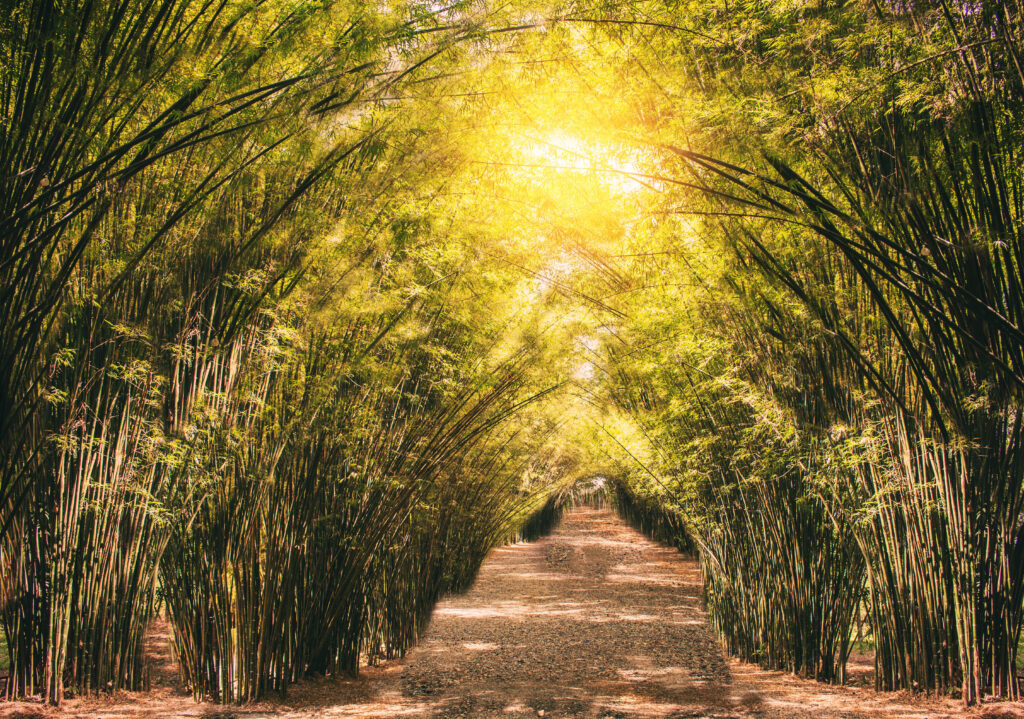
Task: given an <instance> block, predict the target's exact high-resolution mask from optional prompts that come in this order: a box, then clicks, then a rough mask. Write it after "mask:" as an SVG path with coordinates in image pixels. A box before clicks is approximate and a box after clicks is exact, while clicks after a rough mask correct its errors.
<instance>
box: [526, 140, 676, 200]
mask: <svg viewBox="0 0 1024 719" xmlns="http://www.w3.org/2000/svg"><path fill="white" fill-rule="evenodd" d="M521 147H522V154H523V157H524V159H525V160H526V162H527V163H528V164H529V165H531V166H535V167H540V168H546V169H549V170H554V171H556V172H567V173H578V174H579V175H580V176H585V177H589V178H593V179H595V180H597V181H598V182H600V183H601V184H602V185H604V186H605V187H607V188H609V189H610V190H612V191H613V192H615V193H617V194H632V193H635V192H638V191H640V190H644V189H648V190H651V189H657V188H656V187H655V185H654V183H652V181H651V180H650V178H648V177H647V176H646V175H645V174H644V172H643V170H642V168H641V166H640V159H641V158H640V155H639V153H638V152H636V151H635V150H634V151H624V150H623V148H615V147H612V146H611V145H608V144H606V143H602V142H598V141H589V142H588V141H585V140H583V139H581V138H580V137H578V136H576V135H571V134H568V133H565V132H562V131H557V130H556V131H553V132H549V133H547V134H545V135H542V136H539V137H531V138H528V139H526V140H525V141H524V142H523V143H522V145H521Z"/></svg>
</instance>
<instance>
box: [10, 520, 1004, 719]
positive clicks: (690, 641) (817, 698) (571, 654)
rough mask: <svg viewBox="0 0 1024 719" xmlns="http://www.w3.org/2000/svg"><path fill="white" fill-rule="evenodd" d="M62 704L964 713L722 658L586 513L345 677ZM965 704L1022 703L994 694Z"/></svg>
mask: <svg viewBox="0 0 1024 719" xmlns="http://www.w3.org/2000/svg"><path fill="white" fill-rule="evenodd" d="M19 706H21V707H23V708H26V709H27V707H25V705H19ZM8 708H9V709H10V710H14V709H16V707H15V706H14V705H10V706H9V707H8ZM68 709H69V710H70V711H69V712H68V714H69V715H71V716H83V717H86V716H88V717H101V716H102V717H105V718H107V719H113V718H114V717H158V716H159V717H165V716H199V717H206V718H207V719H215V718H216V719H228V718H230V717H281V718H282V719H292V718H294V719H319V718H323V719H328V718H334V717H424V718H426V717H438V718H440V717H502V718H507V719H513V718H515V717H537V716H544V717H591V718H600V719H611V718H612V717H616V718H618V717H674V718H677V719H682V718H684V717H693V718H696V717H708V718H709V719H711V718H713V719H726V718H729V719H745V718H747V717H766V718H776V717H777V718H779V719H781V718H783V717H787V718H788V717H795V718H802V717H834V718H836V719H854V718H855V717H883V716H884V717H920V718H922V719H923V718H924V717H936V716H962V715H963V714H962V713H961V712H960V710H959V708H958V706H957V704H956V703H955V702H952V701H945V700H941V699H921V698H914V697H907V696H901V695H894V694H876V693H875V692H873V691H871V690H868V689H861V688H850V687H828V686H824V685H821V684H817V683H815V682H809V681H804V680H799V679H796V678H794V677H792V676H789V675H786V674H783V673H780V672H766V671H762V670H759V669H755V668H753V667H751V666H749V665H745V664H742V663H739V662H734V661H733V662H730V661H726V659H725V658H724V656H723V654H722V650H721V648H720V646H719V644H718V642H717V641H716V640H715V638H714V636H713V634H712V633H711V631H710V629H709V628H708V625H707V621H706V617H705V615H704V612H703V610H702V608H701V603H700V582H699V577H698V573H697V567H696V564H695V562H693V561H692V560H688V559H686V558H684V557H681V556H680V555H679V554H678V553H677V552H676V551H675V550H672V549H668V548H665V547H662V546H659V545H657V544H654V543H652V542H650V541H648V540H646V539H644V538H643V537H642V536H641V535H640V534H638V533H637V532H635V531H634V530H632V529H630V528H629V527H627V526H626V525H625V524H623V523H622V522H621V521H620V520H619V519H617V518H616V517H614V516H613V515H612V514H611V513H610V512H608V511H603V510H591V509H581V510H576V511H573V512H571V513H569V514H568V515H567V516H566V517H565V519H564V520H563V521H562V523H561V525H560V527H559V528H558V530H557V531H556V532H555V533H554V534H552V535H551V536H549V537H547V538H545V539H542V540H540V541H538V542H534V543H531V544H520V545H515V546H512V547H505V548H502V549H498V550H495V551H494V552H493V553H492V554H491V555H490V557H488V559H487V561H486V562H485V563H484V566H483V567H482V569H481V572H480V576H479V578H478V579H477V581H476V583H475V584H474V586H473V588H472V589H471V590H470V591H469V592H467V593H466V594H463V595H461V596H458V597H452V598H450V599H448V600H446V601H444V602H442V603H441V604H440V605H438V607H437V610H436V611H435V613H434V616H433V619H432V620H431V624H430V627H429V629H428V631H427V634H426V636H425V637H424V638H423V641H422V642H421V644H420V646H419V647H417V648H416V649H415V650H414V651H412V652H410V654H409V656H408V657H407V658H406V659H405V660H404V661H401V662H394V663H392V664H390V665H388V666H386V667H379V668H370V669H368V670H366V672H365V673H364V675H363V676H362V677H361V678H360V679H358V680H353V681H333V682H320V683H315V684H314V683H310V684H307V685H305V686H299V687H297V688H296V689H295V690H293V691H292V692H291V693H290V694H289V697H288V700H287V702H285V703H264V704H261V705H257V706H250V707H246V708H244V709H240V710H235V709H225V708H224V707H215V706H212V705H197V704H194V703H192V702H191V701H190V700H189V699H188V698H187V697H184V696H181V695H180V694H178V693H175V692H174V691H173V690H170V689H166V688H163V689H156V690H154V691H152V692H148V693H145V694H126V695H122V696H120V697H116V698H104V699H83V700H77V701H74V702H71V703H70V705H69V707H68ZM3 713H4V711H3V708H2V705H0V715H3ZM971 714H972V715H974V716H989V717H995V716H1024V711H1022V706H1021V705H1013V706H1010V705H1006V704H1001V705H992V706H989V707H987V708H985V707H983V708H981V709H977V710H975V711H973V712H972V713H971Z"/></svg>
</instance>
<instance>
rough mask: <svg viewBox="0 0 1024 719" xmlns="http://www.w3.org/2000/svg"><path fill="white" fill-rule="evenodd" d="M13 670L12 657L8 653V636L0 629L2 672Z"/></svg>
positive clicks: (0, 665) (0, 669)
mask: <svg viewBox="0 0 1024 719" xmlns="http://www.w3.org/2000/svg"><path fill="white" fill-rule="evenodd" d="M10 668H11V655H10V654H9V653H8V651H7V635H6V634H4V630H3V629H0V672H2V671H6V670H7V669H10Z"/></svg>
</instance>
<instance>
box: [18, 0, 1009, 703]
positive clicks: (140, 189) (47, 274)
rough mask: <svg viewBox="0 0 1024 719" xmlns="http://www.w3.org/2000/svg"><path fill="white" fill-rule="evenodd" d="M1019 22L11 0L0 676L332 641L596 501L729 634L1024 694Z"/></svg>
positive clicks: (812, 669) (907, 14)
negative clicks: (671, 568)
mask: <svg viewBox="0 0 1024 719" xmlns="http://www.w3.org/2000/svg"><path fill="white" fill-rule="evenodd" d="M1022 17H1024V7H1022V6H1021V5H1020V3H1019V2H1016V1H1014V2H995V1H989V0H981V1H979V2H948V1H946V0H937V1H927V2H897V1H896V0H893V1H891V2H885V1H882V2H876V1H873V0H850V1H849V2H819V1H818V0H814V1H813V2H812V1H811V0H798V1H795V2H787V3H779V2H767V0H764V1H761V0H744V1H741V2H735V1H732V2H728V3H726V2H724V1H723V2H718V1H717V0H711V2H699V3H698V2H686V1H681V2H667V1H666V0H630V1H629V2H625V3H618V4H614V5H609V4H606V3H598V2H587V1H586V0H577V1H575V2H564V3H558V4H555V3H550V2H549V3H541V2H529V3H528V2H525V1H524V2H518V3H513V4H505V5H500V6H499V5H498V4H494V5H489V4H488V3H486V2H464V3H461V2H460V3H454V4H451V5H446V6H443V7H442V6H440V5H436V4H433V3H418V2H397V1H396V2H394V3H369V4H364V3H362V2H361V0H344V1H341V0H322V1H319V2H315V3H310V2H299V1H298V0H295V1H290V0H289V1H286V0H266V1H265V2H256V3H252V2H236V1H235V0H214V1H213V2H207V1H205V0H203V1H200V0H156V1H155V2H151V1H149V0H146V1H142V0H77V1H73V2H65V3H55V2H52V1H51V0H17V1H16V2H14V3H13V6H12V11H11V12H10V13H7V14H6V15H5V16H4V17H2V18H0V123H2V125H0V127H2V133H0V183H2V184H3V191H2V192H0V203H2V211H0V301H2V306H3V308H4V319H3V322H2V323H0V327H2V330H0V627H2V631H3V633H4V636H5V637H6V640H7V644H8V645H9V653H10V663H11V669H10V677H9V679H8V681H7V683H6V693H7V696H8V697H19V696H26V695H33V694H38V695H41V696H42V697H43V698H45V699H46V700H47V701H50V702H54V703H59V702H60V701H61V699H62V697H63V696H64V695H65V693H66V692H69V691H73V692H90V691H105V690H112V689H121V688H125V689H138V688H140V687H142V686H144V685H145V682H146V663H145V659H144V653H145V652H144V647H145V644H146V641H147V635H148V631H149V628H150V624H151V622H152V620H153V619H154V618H155V617H158V616H159V617H165V618H166V619H167V621H168V622H169V623H170V626H171V630H172V635H173V639H172V643H173V651H174V656H175V659H176V662H177V664H178V667H179V671H180V674H181V677H182V680H183V681H184V683H185V684H186V685H187V686H188V687H189V689H190V690H191V691H192V693H193V694H194V695H195V696H196V698H197V699H201V698H210V699H213V700H215V701H219V702H244V701H249V700H255V699H257V698H259V697H261V696H265V695H266V694H267V693H268V692H271V691H277V692H284V691H285V690H286V689H287V687H288V686H289V685H290V684H291V683H293V682H295V681H297V680H299V679H302V678H304V677H309V676H320V675H336V674H340V673H350V672H354V671H357V670H358V668H359V667H360V666H361V665H363V664H366V663H374V662H378V661H384V660H388V659H391V658H394V657H396V656H399V655H401V654H402V652H404V651H405V650H406V649H407V648H409V647H410V646H412V645H413V644H414V643H415V642H416V640H417V637H418V636H419V633H420V632H421V631H422V629H423V627H424V624H425V622H426V620H427V619H428V617H429V615H430V611H431V608H432V607H433V605H434V603H435V602H436V601H437V600H438V599H439V598H440V597H441V596H443V595H444V594H445V593H448V592H453V591H459V590H460V589H463V588H465V587H466V586H468V584H469V583H470V582H471V581H472V579H473V577H474V575H475V572H476V569H477V568H478V566H479V565H480V563H481V562H482V561H483V558H484V556H485V555H486V554H487V552H488V551H489V550H490V549H491V548H493V547H495V546H497V545H499V544H502V543H505V542H509V541H514V540H517V539H532V538H536V537H537V536H540V535H541V534H543V533H544V532H545V531H547V530H548V529H549V528H550V527H551V526H552V525H553V524H554V523H555V522H556V521H557V519H558V516H559V513H560V512H561V511H562V509H563V508H564V507H565V506H567V505H568V504H571V503H572V502H576V501H585V502H595V501H599V502H605V501H607V502H609V503H610V504H611V505H612V506H614V507H615V508H616V509H617V511H618V512H619V513H620V514H621V515H622V516H623V517H624V518H626V519H627V520H628V521H630V522H632V523H633V524H634V525H635V526H637V527H638V528H639V529H641V530H642V531H644V532H645V533H647V534H648V535H650V536H652V537H654V538H656V539H658V540H659V541H663V542H666V543H668V544H671V545H674V546H676V547H678V548H680V549H681V550H683V551H687V552H693V553H695V554H696V555H697V556H698V558H699V561H700V565H701V569H702V575H703V580H704V583H705V594H706V597H705V598H706V602H707V608H708V611H709V615H710V618H711V621H712V623H713V625H714V627H715V629H716V630H717V631H718V633H719V634H720V636H721V638H722V641H723V644H724V647H725V649H726V650H727V651H729V652H731V653H733V654H735V655H737V656H738V657H740V658H742V659H745V660H747V661H753V662H758V663H760V664H762V665H764V666H766V667H771V668H781V669H786V670H789V671H793V672H797V673H800V674H802V675H804V676H807V677H810V678H814V679H818V680H821V681H828V682H843V681H845V678H846V664H847V660H848V658H849V656H850V653H851V651H853V648H854V647H853V645H854V642H856V643H857V646H858V647H861V648H863V647H867V649H868V650H869V651H871V652H872V653H873V656H874V661H875V665H876V673H875V678H876V685H877V688H879V689H886V690H891V689H917V690H929V691H952V692H959V693H960V694H961V696H962V698H963V699H964V701H965V702H967V703H974V702H977V701H979V700H981V699H982V698H983V697H985V696H986V695H995V696H999V697H1004V698H1016V697H1018V696H1019V691H1020V688H1019V686H1018V677H1017V669H1016V667H1017V662H1018V659H1019V658H1018V656H1017V647H1018V642H1019V640H1020V635H1021V629H1022V622H1024V434H1022V432H1024V428H1022V421H1024V416H1022V412H1024V410H1022V406H1024V405H1022V404H1021V398H1022V397H1024V390H1022V385H1024V369H1022V367H1024V364H1022V363H1024V354H1022V351H1024V350H1022V347H1024V343H1022V340H1024V330H1022V328H1021V321H1022V317H1024V304H1022V303H1024V294H1022V288H1021V276H1022V275H1021V262H1022V260H1024V256H1022V252H1024V250H1022V247H1024V244H1022V243H1024V238H1022V236H1021V230H1020V226H1021V216H1022V214H1024V174H1022V172H1024V169H1022V168H1024V163H1022V162H1021V154H1022V151H1024V136H1022V127H1021V118H1022V117H1024V113H1022V107H1021V105H1022V102H1024V69H1022V68H1024V60H1022V58H1024V41H1022V40H1021V38H1024V27H1022V23H1024V19H1022ZM595 478H598V479H596V480H595Z"/></svg>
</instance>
